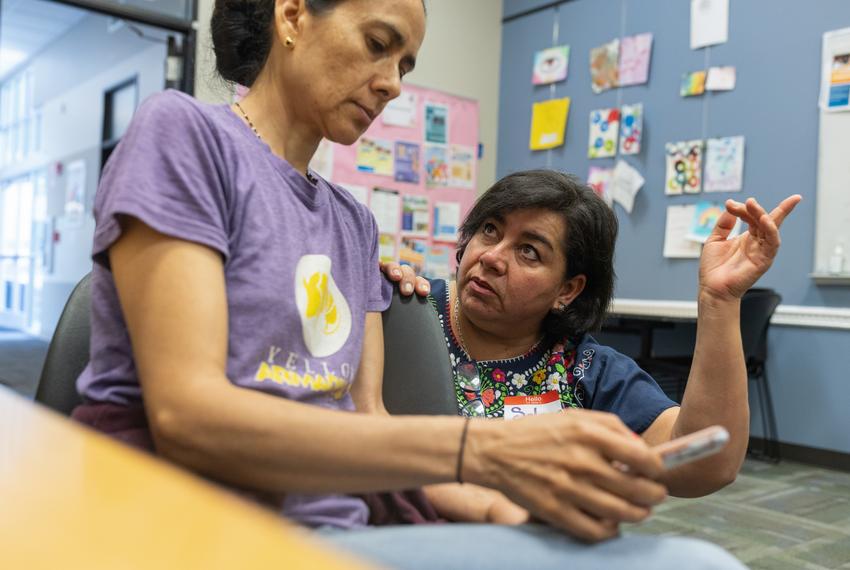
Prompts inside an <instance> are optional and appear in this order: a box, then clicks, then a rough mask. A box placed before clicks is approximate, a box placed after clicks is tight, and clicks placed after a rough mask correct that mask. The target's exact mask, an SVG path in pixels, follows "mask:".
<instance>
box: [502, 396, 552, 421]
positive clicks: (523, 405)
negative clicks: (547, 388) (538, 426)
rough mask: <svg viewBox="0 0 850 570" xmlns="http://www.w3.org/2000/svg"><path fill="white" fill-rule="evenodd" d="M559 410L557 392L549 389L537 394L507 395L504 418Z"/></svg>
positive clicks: (510, 418)
mask: <svg viewBox="0 0 850 570" xmlns="http://www.w3.org/2000/svg"><path fill="white" fill-rule="evenodd" d="M560 411H561V400H560V397H559V395H558V392H556V391H554V390H553V391H551V392H546V393H545V394H540V395H539V396H508V397H506V398H505V419H506V420H513V419H516V418H521V417H523V416H537V415H540V414H554V413H555V412H560Z"/></svg>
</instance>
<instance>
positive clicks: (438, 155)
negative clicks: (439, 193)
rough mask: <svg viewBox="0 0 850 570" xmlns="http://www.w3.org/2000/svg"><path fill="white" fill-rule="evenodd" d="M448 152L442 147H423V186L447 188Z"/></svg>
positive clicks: (427, 145) (430, 145)
mask: <svg viewBox="0 0 850 570" xmlns="http://www.w3.org/2000/svg"><path fill="white" fill-rule="evenodd" d="M447 155H448V151H447V150H446V147H445V146H443V145H436V144H426V145H425V159H424V161H425V185H426V186H428V187H430V188H433V187H436V186H448V184H449V161H448V156H447Z"/></svg>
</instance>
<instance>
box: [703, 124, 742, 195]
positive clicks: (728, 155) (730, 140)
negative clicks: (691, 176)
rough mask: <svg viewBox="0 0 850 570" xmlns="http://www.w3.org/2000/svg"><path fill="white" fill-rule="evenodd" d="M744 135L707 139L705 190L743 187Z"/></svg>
mask: <svg viewBox="0 0 850 570" xmlns="http://www.w3.org/2000/svg"><path fill="white" fill-rule="evenodd" d="M743 179H744V137H724V138H719V139H708V141H706V148H705V182H704V186H705V191H706V192H735V191H738V190H741V189H742V188H743Z"/></svg>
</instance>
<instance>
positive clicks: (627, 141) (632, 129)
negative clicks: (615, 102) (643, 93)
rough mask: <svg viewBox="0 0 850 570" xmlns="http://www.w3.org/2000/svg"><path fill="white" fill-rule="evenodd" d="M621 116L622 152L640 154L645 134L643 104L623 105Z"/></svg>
mask: <svg viewBox="0 0 850 570" xmlns="http://www.w3.org/2000/svg"><path fill="white" fill-rule="evenodd" d="M621 111H622V114H621V116H620V154H638V153H639V152H640V139H641V136H643V104H642V103H636V104H634V105H623V106H622V108H621Z"/></svg>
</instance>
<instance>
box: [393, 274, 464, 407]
mask: <svg viewBox="0 0 850 570" xmlns="http://www.w3.org/2000/svg"><path fill="white" fill-rule="evenodd" d="M383 317H384V391H383V396H384V405H385V406H386V408H387V410H388V411H389V412H390V413H391V414H428V415H457V413H458V412H457V400H456V397H455V393H454V385H453V383H452V368H451V363H450V361H449V349H448V347H447V346H446V339H445V336H444V335H443V328H442V326H441V325H440V320H439V318H438V317H437V314H436V313H435V312H434V309H433V308H432V307H431V304H430V303H429V302H428V301H427V300H425V299H422V298H419V297H418V296H416V295H414V296H412V297H402V296H401V295H400V294H399V292H398V287H397V286H396V287H395V288H394V290H393V301H392V304H391V305H390V308H389V309H387V310H386V311H385V312H384V315H383Z"/></svg>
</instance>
